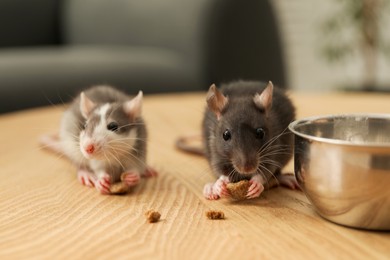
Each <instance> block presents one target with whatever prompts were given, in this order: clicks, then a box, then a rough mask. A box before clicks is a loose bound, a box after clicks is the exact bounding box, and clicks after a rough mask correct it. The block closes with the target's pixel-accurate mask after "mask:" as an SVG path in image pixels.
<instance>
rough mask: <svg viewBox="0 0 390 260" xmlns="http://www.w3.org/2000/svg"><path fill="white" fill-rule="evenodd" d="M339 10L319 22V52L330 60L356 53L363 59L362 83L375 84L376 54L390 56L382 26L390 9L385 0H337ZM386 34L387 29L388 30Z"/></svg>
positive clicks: (369, 85) (368, 85)
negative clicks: (320, 25) (320, 42)
mask: <svg viewBox="0 0 390 260" xmlns="http://www.w3.org/2000/svg"><path fill="white" fill-rule="evenodd" d="M336 3H337V5H338V10H337V11H336V12H334V13H333V14H332V16H331V17H329V18H328V19H327V20H325V22H324V23H323V24H322V30H321V32H322V33H323V37H324V41H323V46H322V53H323V54H324V56H325V57H326V58H327V60H328V61H330V62H341V61H345V60H347V59H348V58H351V57H353V56H354V55H355V54H356V53H357V54H358V55H360V57H361V58H362V60H363V66H364V67H363V73H362V76H363V78H362V85H363V87H362V88H363V89H364V90H373V89H374V88H375V87H376V85H377V73H376V72H377V66H378V54H379V53H380V52H382V53H384V54H385V56H387V58H388V59H389V58H390V45H389V43H388V42H387V41H386V39H385V37H384V32H385V31H384V30H383V28H382V27H381V25H382V24H383V23H384V21H383V19H384V18H385V16H384V14H386V12H388V11H389V1H387V0H338V1H336ZM387 33H388V32H387Z"/></svg>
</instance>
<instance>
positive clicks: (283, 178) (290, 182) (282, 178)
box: [277, 174, 301, 190]
mask: <svg viewBox="0 0 390 260" xmlns="http://www.w3.org/2000/svg"><path fill="white" fill-rule="evenodd" d="M277 178H278V181H279V184H280V185H283V186H285V187H287V188H290V189H292V190H301V187H300V186H299V184H298V182H297V179H296V178H295V176H294V175H293V174H279V175H278V176H277Z"/></svg>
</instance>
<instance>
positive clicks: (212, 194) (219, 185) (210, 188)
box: [203, 176, 230, 200]
mask: <svg viewBox="0 0 390 260" xmlns="http://www.w3.org/2000/svg"><path fill="white" fill-rule="evenodd" d="M228 183H229V180H228V179H227V178H226V177H225V176H221V177H220V178H219V179H218V180H217V181H216V182H215V183H208V184H206V185H205V186H204V188H203V195H204V196H205V198H206V199H209V200H217V199H219V198H221V197H229V196H230V194H229V191H228V189H227V187H226V185H227V184H228Z"/></svg>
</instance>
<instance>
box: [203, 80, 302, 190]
mask: <svg viewBox="0 0 390 260" xmlns="http://www.w3.org/2000/svg"><path fill="white" fill-rule="evenodd" d="M266 86H267V84H266V83H264V82H250V81H237V82H232V83H230V84H227V85H224V86H222V87H221V89H220V91H221V92H222V93H223V94H224V95H225V96H226V97H228V103H227V106H226V107H225V108H224V109H223V111H222V114H221V118H220V120H219V121H218V120H217V117H216V115H215V113H213V112H212V111H210V109H208V108H207V109H206V111H205V114H204V120H203V137H204V138H203V140H204V147H205V151H206V157H207V158H208V160H209V163H210V165H211V168H212V169H213V172H214V173H215V174H216V176H217V177H219V176H221V175H226V176H229V179H230V181H232V182H237V181H239V180H241V179H249V178H250V177H251V176H248V174H241V173H237V170H235V168H234V167H233V161H235V162H237V161H238V162H240V163H242V164H254V163H257V162H256V160H257V158H258V155H257V153H258V151H259V150H260V148H261V147H264V144H265V143H266V142H267V141H269V140H271V139H272V138H275V141H274V142H273V145H277V146H275V147H278V148H277V149H276V148H274V151H276V150H280V151H278V153H277V154H271V153H270V155H269V156H267V159H271V160H274V161H275V162H277V164H279V165H278V166H275V165H274V164H273V163H268V162H266V163H264V165H265V167H266V168H267V169H268V170H265V169H263V171H262V174H263V175H265V176H264V177H266V179H267V180H268V179H270V178H271V176H272V175H277V174H279V173H280V170H281V168H283V167H284V166H285V165H286V164H287V162H288V161H289V160H290V159H291V157H292V149H293V136H292V134H291V133H290V132H289V130H288V128H287V127H288V125H289V123H290V122H292V121H293V120H294V118H295V108H294V106H293V104H292V102H291V101H290V99H289V98H288V97H287V96H286V94H285V93H284V92H283V91H282V90H281V89H278V88H274V91H273V99H272V107H271V108H270V110H269V111H268V113H267V116H266V113H265V112H266V111H264V109H263V108H261V107H258V106H256V105H255V103H254V101H253V97H254V96H255V94H256V93H259V94H260V93H262V91H263V90H264V89H265V88H266ZM260 127H261V128H264V129H265V130H266V135H265V138H264V139H263V140H258V139H256V137H255V129H256V128H260ZM226 129H229V130H230V131H231V136H232V137H231V140H229V141H225V140H224V139H223V138H222V134H223V132H224V131H225V130H226ZM278 135H281V136H280V137H279V138H276V137H277V136H278ZM233 171H234V172H235V174H233V175H232V174H231V173H232V172H233Z"/></svg>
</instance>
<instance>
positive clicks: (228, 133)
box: [222, 129, 232, 141]
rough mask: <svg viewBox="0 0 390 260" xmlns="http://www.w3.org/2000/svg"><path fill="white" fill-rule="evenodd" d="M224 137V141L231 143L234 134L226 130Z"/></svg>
mask: <svg viewBox="0 0 390 260" xmlns="http://www.w3.org/2000/svg"><path fill="white" fill-rule="evenodd" d="M222 137H223V140H225V141H229V140H230V139H231V138H232V134H231V133H230V131H229V130H227V129H226V130H225V132H223V134H222Z"/></svg>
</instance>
